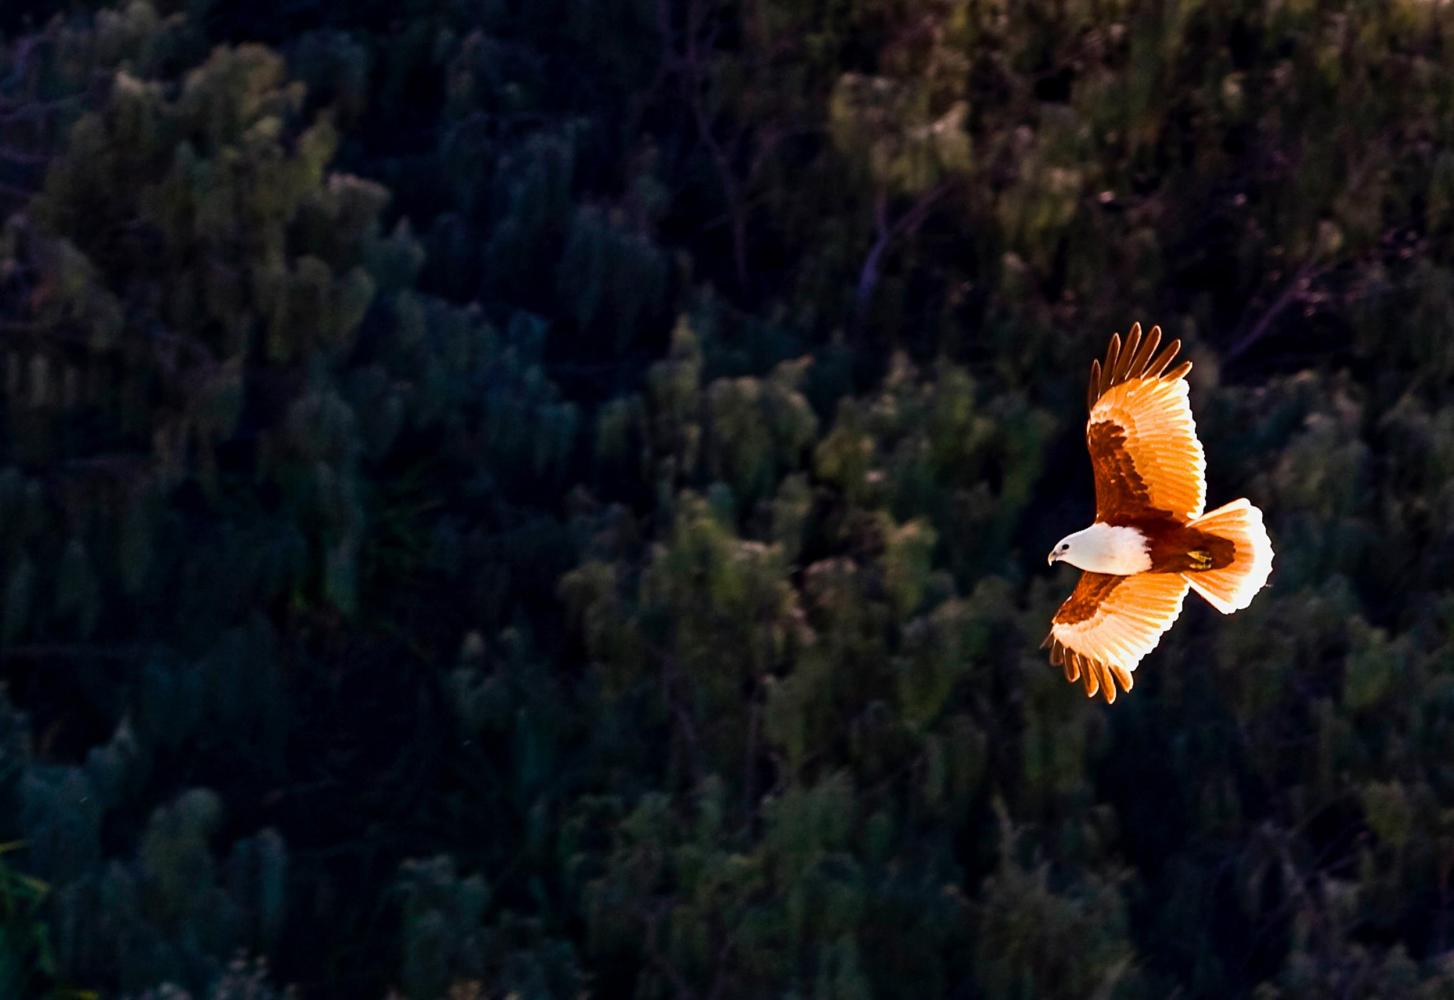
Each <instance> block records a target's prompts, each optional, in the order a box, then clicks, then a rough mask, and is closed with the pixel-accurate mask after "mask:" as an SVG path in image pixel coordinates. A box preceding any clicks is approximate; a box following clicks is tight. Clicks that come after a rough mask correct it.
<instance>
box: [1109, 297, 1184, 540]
mask: <svg viewBox="0 0 1454 1000" xmlns="http://www.w3.org/2000/svg"><path fill="white" fill-rule="evenodd" d="M1160 343H1161V327H1159V326H1153V327H1152V328H1151V332H1150V333H1149V334H1147V336H1146V337H1145V339H1144V340H1143V339H1142V337H1141V324H1140V323H1136V324H1135V325H1133V326H1132V327H1131V333H1130V334H1129V335H1128V336H1127V337H1126V342H1125V343H1124V344H1122V343H1121V336H1120V334H1115V335H1114V336H1112V337H1111V347H1110V350H1109V351H1107V352H1106V360H1105V364H1104V365H1102V364H1101V362H1100V361H1093V362H1091V378H1090V397H1089V405H1090V420H1089V421H1088V422H1087V423H1086V429H1085V436H1086V445H1087V446H1088V447H1089V449H1090V457H1091V468H1092V469H1093V470H1094V472H1095V480H1096V520H1097V521H1105V522H1109V523H1115V522H1117V521H1119V520H1123V519H1125V518H1127V517H1134V516H1136V515H1138V514H1144V513H1147V512H1160V513H1164V514H1170V515H1172V516H1174V517H1176V518H1178V519H1180V520H1193V519H1195V518H1197V517H1200V516H1201V513H1202V508H1203V507H1204V505H1205V504H1206V496H1207V484H1206V478H1205V476H1206V460H1205V458H1204V457H1203V455H1202V444H1201V442H1200V441H1198V440H1197V429H1196V422H1195V421H1194V420H1192V415H1191V404H1190V403H1189V402H1188V401H1187V384H1186V373H1187V372H1189V371H1191V362H1190V361H1183V362H1182V363H1181V364H1179V365H1177V366H1176V367H1175V368H1173V369H1172V370H1171V371H1167V370H1166V369H1167V366H1169V365H1170V364H1171V362H1172V360H1173V359H1174V358H1175V357H1176V354H1177V351H1179V350H1180V349H1181V341H1180V340H1173V341H1172V342H1171V343H1170V344H1169V345H1167V347H1166V349H1165V350H1163V351H1162V352H1161V353H1160V354H1157V353H1156V348H1157V347H1158V346H1159V345H1160ZM1153 355H1154V356H1153Z"/></svg>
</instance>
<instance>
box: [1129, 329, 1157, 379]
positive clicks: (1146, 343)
mask: <svg viewBox="0 0 1454 1000" xmlns="http://www.w3.org/2000/svg"><path fill="white" fill-rule="evenodd" d="M1160 343H1161V327H1159V326H1153V327H1152V328H1151V332H1150V333H1148V334H1146V339H1145V340H1143V341H1141V349H1140V350H1139V351H1137V352H1136V356H1135V357H1134V358H1132V359H1131V367H1130V368H1129V369H1127V371H1128V373H1129V375H1130V377H1131V378H1140V377H1141V375H1142V373H1143V372H1145V371H1146V362H1147V361H1150V360H1151V355H1153V354H1155V353H1156V347H1157V345H1158V344H1160Z"/></svg>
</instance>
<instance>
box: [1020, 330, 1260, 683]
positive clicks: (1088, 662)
mask: <svg viewBox="0 0 1454 1000" xmlns="http://www.w3.org/2000/svg"><path fill="white" fill-rule="evenodd" d="M1160 344H1161V328H1160V327H1159V326H1154V327H1152V328H1151V332H1150V334H1148V335H1147V336H1146V338H1145V339H1144V340H1143V339H1142V338H1141V324H1140V323H1137V324H1135V325H1133V326H1132V327H1131V333H1130V335H1129V336H1128V337H1127V338H1126V342H1125V343H1124V344H1122V343H1121V335H1120V334H1115V335H1114V336H1112V337H1111V347H1110V350H1109V351H1107V352H1106V361H1105V364H1104V365H1102V364H1101V362H1100V361H1093V362H1091V377H1090V397H1089V406H1090V420H1089V421H1088V422H1087V423H1086V428H1085V437H1086V444H1087V445H1088V446H1089V448H1090V458H1091V468H1092V469H1093V470H1094V472H1095V481H1096V519H1095V523H1094V524H1092V525H1091V526H1090V527H1089V528H1085V529H1084V530H1081V531H1077V532H1076V533H1075V534H1073V535H1066V536H1065V537H1064V538H1062V539H1061V540H1060V541H1059V542H1058V543H1057V544H1056V546H1055V548H1054V549H1052V550H1051V552H1050V558H1049V562H1050V563H1051V564H1054V563H1056V562H1068V563H1070V564H1071V565H1072V566H1076V567H1078V568H1080V569H1081V570H1084V572H1083V573H1081V576H1080V582H1079V583H1077V584H1076V586H1075V590H1074V592H1072V593H1071V595H1070V597H1069V598H1067V599H1066V601H1065V603H1064V604H1062V605H1061V606H1060V610H1059V611H1057V612H1055V618H1054V620H1053V623H1052V624H1051V626H1050V634H1049V635H1048V636H1046V637H1045V643H1044V646H1048V647H1049V648H1050V662H1051V663H1053V664H1055V665H1057V666H1062V667H1064V668H1065V677H1066V680H1069V681H1071V682H1074V681H1076V680H1083V682H1084V684H1085V690H1086V694H1087V695H1089V696H1091V697H1094V696H1095V694H1096V692H1097V691H1098V690H1099V691H1101V692H1102V693H1103V694H1104V695H1105V699H1106V701H1108V702H1113V701H1115V700H1116V684H1117V683H1119V684H1120V685H1121V687H1122V688H1123V689H1124V690H1126V691H1130V690H1131V685H1132V683H1133V681H1132V676H1133V673H1134V671H1135V670H1136V664H1138V663H1140V662H1141V658H1142V657H1143V656H1145V655H1146V654H1147V653H1149V652H1151V650H1152V649H1154V648H1155V647H1156V644H1157V642H1159V641H1160V640H1161V634H1162V633H1163V632H1165V631H1166V630H1167V629H1169V628H1171V624H1172V622H1174V621H1176V618H1177V615H1179V614H1181V602H1182V599H1183V598H1184V597H1185V596H1186V592H1187V588H1191V589H1192V590H1195V591H1196V592H1197V593H1198V594H1200V595H1201V596H1202V597H1204V598H1206V600H1207V601H1208V603H1210V604H1211V606H1212V607H1214V608H1216V609H1217V610H1218V611H1220V612H1222V613H1223V614H1231V613H1232V612H1233V611H1240V610H1241V609H1243V608H1245V607H1246V606H1247V605H1248V604H1250V603H1251V602H1252V598H1253V597H1254V596H1255V595H1256V593H1257V592H1258V591H1259V590H1261V589H1262V587H1263V585H1265V584H1266V583H1267V577H1268V575H1269V574H1270V573H1271V572H1272V542H1271V541H1270V540H1269V539H1268V537H1267V530H1266V529H1265V528H1264V527H1263V526H1262V511H1260V510H1258V509H1257V508H1256V507H1254V506H1252V504H1251V503H1249V502H1248V501H1247V500H1246V499H1245V498H1244V499H1240V500H1233V501H1232V502H1231V503H1229V504H1227V505H1225V506H1222V507H1218V508H1217V509H1216V510H1214V511H1212V512H1210V513H1207V514H1204V513H1202V508H1203V507H1204V506H1205V504H1206V494H1207V484H1206V480H1205V478H1204V476H1205V472H1206V460H1205V459H1204V458H1203V456H1202V444H1201V442H1200V441H1198V440H1197V431H1196V423H1195V422H1194V421H1193V420H1192V416H1191V404H1190V403H1189V402H1188V401H1187V391H1188V390H1187V383H1186V373H1187V372H1189V371H1191V362H1190V361H1183V362H1182V363H1181V364H1179V365H1177V366H1176V367H1175V368H1172V369H1171V370H1170V371H1167V368H1168V367H1169V366H1170V365H1171V362H1172V360H1173V359H1174V358H1175V357H1176V355H1177V352H1178V351H1179V350H1180V349H1181V341H1180V340H1173V341H1172V342H1171V343H1170V344H1169V345H1168V346H1167V347H1166V349H1165V350H1163V351H1162V352H1161V353H1160V354H1157V353H1156V348H1157V347H1158V346H1159V345H1160ZM1042 648H1044V647H1042Z"/></svg>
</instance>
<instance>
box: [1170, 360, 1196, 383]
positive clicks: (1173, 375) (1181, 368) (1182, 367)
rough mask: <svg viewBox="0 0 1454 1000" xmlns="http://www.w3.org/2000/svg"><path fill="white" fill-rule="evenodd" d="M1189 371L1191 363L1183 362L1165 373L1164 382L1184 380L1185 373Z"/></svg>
mask: <svg viewBox="0 0 1454 1000" xmlns="http://www.w3.org/2000/svg"><path fill="white" fill-rule="evenodd" d="M1189 371H1191V362H1190V361H1183V362H1182V363H1181V364H1179V365H1177V366H1176V367H1175V368H1173V369H1172V370H1171V371H1169V372H1167V373H1166V381H1168V382H1175V381H1176V380H1177V379H1179V378H1186V373H1187V372H1189Z"/></svg>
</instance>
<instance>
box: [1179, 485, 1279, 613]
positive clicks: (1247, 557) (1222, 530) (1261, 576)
mask: <svg viewBox="0 0 1454 1000" xmlns="http://www.w3.org/2000/svg"><path fill="white" fill-rule="evenodd" d="M1190 527H1193V528H1196V529H1197V530H1198V531H1205V532H1206V533H1207V534H1209V535H1216V536H1217V537H1218V538H1225V539H1227V540H1229V541H1230V542H1232V544H1233V545H1235V546H1236V551H1235V555H1233V557H1232V563H1231V565H1229V566H1223V567H1221V568H1219V569H1209V570H1203V571H1202V572H1200V573H1183V574H1182V578H1183V579H1185V580H1186V582H1187V583H1189V584H1191V587H1192V589H1193V590H1195V591H1196V592H1197V593H1198V594H1201V595H1202V597H1204V598H1206V600H1207V603H1209V604H1210V605H1211V606H1212V607H1214V608H1216V609H1217V610H1218V611H1220V612H1221V613H1222V614H1224V615H1230V614H1231V613H1232V612H1233V611H1241V610H1242V609H1243V608H1245V607H1246V606H1247V605H1249V604H1251V603H1252V598H1253V597H1255V596H1256V595H1257V592H1258V591H1259V590H1261V589H1262V588H1263V586H1264V585H1265V584H1266V583H1267V577H1268V576H1269V575H1270V574H1271V573H1272V540H1271V539H1270V538H1268V537H1267V529H1266V528H1264V527H1263V526H1262V511H1260V510H1258V509H1257V508H1256V507H1254V506H1252V504H1251V503H1250V502H1249V501H1248V500H1246V499H1245V498H1243V499H1241V500H1233V501H1232V502H1231V503H1229V504H1226V505H1225V506H1222V507H1218V508H1217V509H1216V510H1214V511H1211V512H1209V513H1206V514H1203V515H1202V516H1201V517H1199V518H1197V519H1196V520H1195V521H1193V522H1192V523H1191V525H1190Z"/></svg>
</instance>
